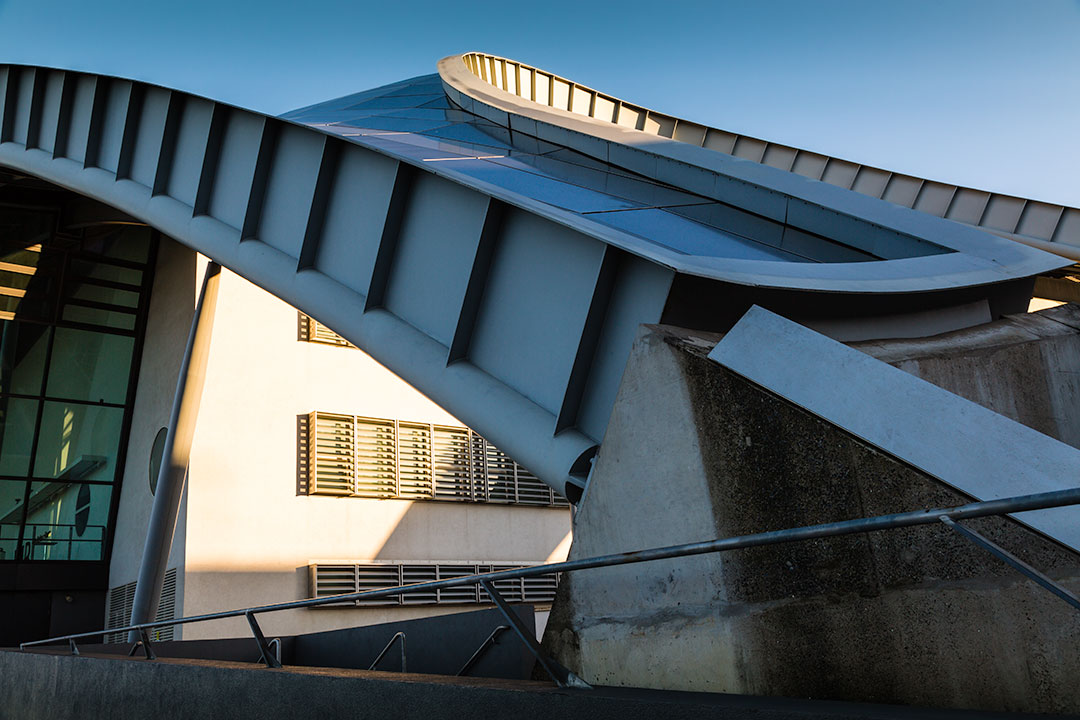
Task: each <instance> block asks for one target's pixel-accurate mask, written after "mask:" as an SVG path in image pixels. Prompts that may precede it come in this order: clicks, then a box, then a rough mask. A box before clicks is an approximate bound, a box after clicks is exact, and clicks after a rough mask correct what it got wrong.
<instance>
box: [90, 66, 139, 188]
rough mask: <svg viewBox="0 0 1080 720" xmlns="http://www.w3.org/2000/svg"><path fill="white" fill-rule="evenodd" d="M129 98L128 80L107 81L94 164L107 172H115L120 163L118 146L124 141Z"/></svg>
mask: <svg viewBox="0 0 1080 720" xmlns="http://www.w3.org/2000/svg"><path fill="white" fill-rule="evenodd" d="M130 99H131V83H130V82H128V81H126V80H116V79H113V80H110V81H109V82H108V89H107V91H106V94H105V106H104V112H103V113H102V117H101V130H100V133H101V134H100V137H99V145H98V152H97V159H96V162H95V163H94V164H95V165H97V166H98V167H99V168H102V169H104V170H108V171H109V172H116V168H117V167H119V164H120V146H121V145H123V143H124V126H125V125H126V124H127V112H128V102H129V100H130Z"/></svg>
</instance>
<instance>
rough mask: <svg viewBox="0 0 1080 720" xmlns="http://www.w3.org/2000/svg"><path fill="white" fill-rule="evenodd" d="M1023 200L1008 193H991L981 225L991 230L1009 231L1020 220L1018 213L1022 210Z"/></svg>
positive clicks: (1013, 228) (1014, 228)
mask: <svg viewBox="0 0 1080 720" xmlns="http://www.w3.org/2000/svg"><path fill="white" fill-rule="evenodd" d="M1024 203H1025V201H1024V200H1022V199H1021V198H1018V197H1010V196H1008V195H993V196H991V197H990V201H989V202H988V203H987V204H986V210H985V211H984V212H983V217H982V222H981V223H980V224H981V225H983V226H985V227H988V228H991V229H993V230H1002V231H1004V232H1007V233H1011V232H1013V231H1014V230H1016V226H1017V224H1018V223H1019V222H1020V213H1022V212H1024Z"/></svg>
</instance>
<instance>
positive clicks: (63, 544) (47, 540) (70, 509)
mask: <svg viewBox="0 0 1080 720" xmlns="http://www.w3.org/2000/svg"><path fill="white" fill-rule="evenodd" d="M111 497H112V488H111V487H109V486H107V485H82V484H79V483H70V482H36V483H34V484H33V485H32V486H31V488H30V502H29V503H28V504H27V512H26V530H25V532H24V533H23V557H24V558H25V559H29V560H99V559H101V557H102V552H103V548H104V544H105V543H104V541H105V535H106V533H105V529H106V525H107V524H108V522H109V501H110V499H111Z"/></svg>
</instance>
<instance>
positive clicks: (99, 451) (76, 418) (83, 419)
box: [34, 402, 124, 482]
mask: <svg viewBox="0 0 1080 720" xmlns="http://www.w3.org/2000/svg"><path fill="white" fill-rule="evenodd" d="M123 417H124V411H123V409H122V408H110V407H101V406H96V405H74V404H68V403H62V402H47V403H45V408H44V409H43V411H42V413H41V430H40V431H39V433H38V447H37V456H36V458H35V460H34V475H35V476H36V477H39V478H55V479H58V480H65V481H78V480H97V481H100V482H112V480H113V475H114V474H115V469H116V454H117V446H118V445H119V443H120V424H121V422H122V420H123Z"/></svg>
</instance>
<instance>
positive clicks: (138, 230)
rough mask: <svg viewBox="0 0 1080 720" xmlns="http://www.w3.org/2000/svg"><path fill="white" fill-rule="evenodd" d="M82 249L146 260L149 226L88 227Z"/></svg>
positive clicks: (117, 256) (137, 260)
mask: <svg viewBox="0 0 1080 720" xmlns="http://www.w3.org/2000/svg"><path fill="white" fill-rule="evenodd" d="M83 249H84V250H86V251H87V252H92V253H96V254H98V255H105V256H107V257H112V258H117V259H118V260H130V261H132V262H139V263H142V262H146V259H147V256H148V255H149V252H150V228H146V227H139V226H131V225H106V226H102V227H98V228H89V229H87V232H86V237H85V238H84V240H83Z"/></svg>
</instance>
